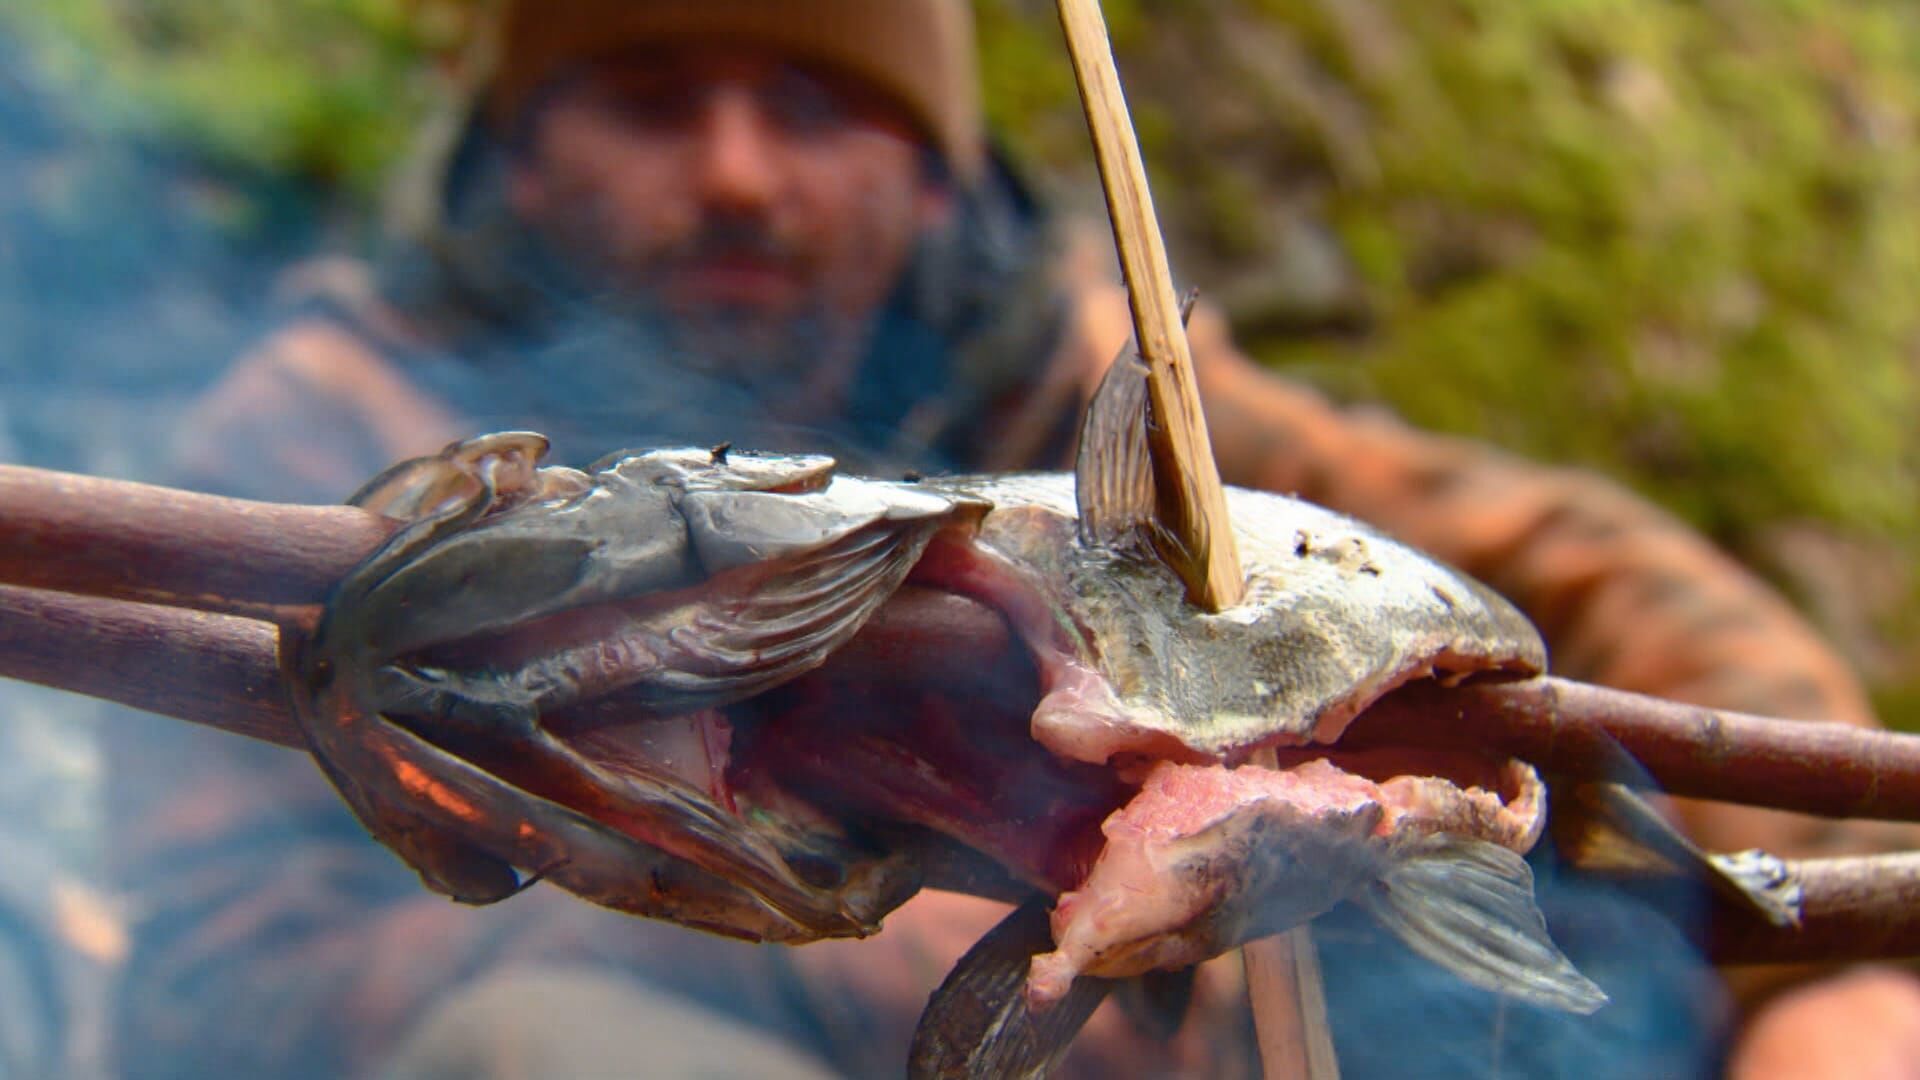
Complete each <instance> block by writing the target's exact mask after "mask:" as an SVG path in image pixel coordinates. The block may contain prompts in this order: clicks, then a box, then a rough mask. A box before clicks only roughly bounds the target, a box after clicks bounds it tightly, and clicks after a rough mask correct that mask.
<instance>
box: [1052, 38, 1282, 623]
mask: <svg viewBox="0 0 1920 1080" xmlns="http://www.w3.org/2000/svg"><path fill="white" fill-rule="evenodd" d="M1059 4H1060V26H1061V28H1062V29H1063V30H1065V31H1066V36H1067V51H1068V52H1069V53H1070V54H1071V55H1072V57H1073V68H1074V75H1075V77H1076V78H1077V79H1078V80H1079V83H1080V96H1081V99H1082V101H1083V103H1084V104H1085V105H1086V110H1087V127H1088V129H1089V130H1090V131H1091V132H1092V134H1093V148H1094V156H1095V159H1096V160H1097V161H1098V162H1099V165H1100V180H1101V186H1102V187H1103V188H1105V190H1106V196H1107V210H1108V212H1109V213H1110V214H1111V215H1112V219H1113V238H1114V243H1115V245H1116V246H1117V247H1118V248H1119V251H1120V270H1121V273H1123V274H1125V275H1126V279H1127V298H1128V300H1129V302H1130V303H1131V304H1132V306H1133V329H1134V340H1136V341H1138V342H1139V343H1140V355H1141V358H1142V359H1144V360H1145V361H1146V363H1147V379H1148V382H1147V387H1148V394H1149V396H1150V399H1151V400H1152V402H1153V416H1154V419H1155V421H1156V423H1155V424H1154V425H1153V426H1152V427H1151V428H1150V429H1149V430H1148V433H1147V437H1148V439H1149V440H1150V441H1151V442H1152V444H1153V459H1154V473H1155V479H1156V480H1157V481H1158V484H1159V487H1160V506H1159V508H1158V510H1159V514H1160V517H1161V521H1160V524H1161V525H1162V526H1163V527H1164V528H1165V529H1166V530H1167V532H1168V533H1169V534H1170V535H1171V536H1172V537H1173V538H1174V539H1175V541H1176V542H1177V543H1178V544H1179V545H1180V547H1181V548H1182V549H1184V550H1183V553H1182V554H1183V555H1184V556H1185V558H1181V559H1175V560H1172V561H1173V562H1174V563H1175V566H1174V568H1175V569H1176V570H1178V571H1180V574H1181V577H1182V578H1184V579H1185V581H1186V586H1187V595H1188V597H1189V598H1191V599H1192V600H1193V602H1194V603H1195V604H1198V605H1199V606H1200V607H1203V608H1206V609H1207V610H1208V611H1219V610H1221V609H1223V608H1229V607H1232V606H1233V605H1235V604H1237V603H1239V602H1240V598H1241V595H1242V594H1243V593H1244V591H1245V584H1244V581H1243V579H1242V578H1241V576H1240V552H1239V549H1238V547H1237V546H1236V545H1235V544H1234V538H1233V529H1232V527H1231V526H1230V525H1229V524H1228V520H1227V499H1226V492H1225V490H1224V489H1223V488H1222V487H1221V486H1220V470H1219V467H1218V466H1216V465H1215V464H1214V460H1213V446H1212V444H1210V443H1209V442H1208V441H1207V421H1206V417H1205V415H1204V414H1203V413H1202V411H1201V407H1200V388H1199V384H1198V383H1197V382H1196V381H1195V379H1194V374H1193V353H1192V350H1191V349H1190V348H1189V347H1188V344H1187V334H1186V330H1185V328H1184V327H1183V326H1182V325H1181V319H1180V301H1179V299H1178V298H1177V297H1176V296H1175V295H1174V288H1173V271H1172V270H1171V269H1170V267H1169V266H1168V263H1167V245H1166V241H1165V240H1164V239H1163V238H1162V236H1161V233H1160V221H1159V219H1158V218H1157V217H1155V216H1154V211H1153V194H1152V192H1150V191H1149V190H1148V188H1147V171H1146V166H1145V164H1144V163H1143V162H1142V161H1141V158H1140V142H1139V139H1138V138H1136V137H1135V135H1134V131H1133V119H1132V117H1131V116H1130V115H1129V114H1128V112H1127V99H1126V95H1125V94H1124V93H1123V92H1122V91H1121V89H1120V72H1119V69H1118V68H1117V67H1116V66H1115V65H1114V61H1113V46H1112V43H1111V42H1110V41H1109V40H1108V38H1107V22H1106V18H1105V17H1104V16H1103V15H1101V13H1100V4H1099V0H1059Z"/></svg>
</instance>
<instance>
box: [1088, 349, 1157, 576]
mask: <svg viewBox="0 0 1920 1080" xmlns="http://www.w3.org/2000/svg"><path fill="white" fill-rule="evenodd" d="M1150 409H1151V405H1150V404H1149V402H1148V398H1147V365H1146V361H1144V360H1142V359H1140V354H1139V353H1138V352H1136V351H1135V350H1134V348H1133V345H1132V343H1131V342H1129V343H1128V345H1127V347H1126V348H1125V349H1123V350H1121V353H1120V355H1119V356H1117V357H1115V358H1114V361H1113V366H1112V367H1110V368H1108V369H1107V377H1106V378H1104V379H1102V380H1100V389H1098V390H1096V391H1094V394H1093V401H1092V402H1091V403H1089V404H1088V406H1087V418H1086V422H1085V423H1084V424H1082V425H1081V428H1080V452H1079V454H1078V456H1077V457H1076V458H1075V459H1074V466H1073V472H1074V498H1075V499H1076V501H1077V502H1078V503H1079V507H1080V542H1081V543H1083V544H1086V545H1088V546H1090V547H1119V546H1123V545H1125V544H1127V543H1129V542H1131V541H1132V540H1134V539H1135V538H1137V537H1138V536H1140V535H1141V532H1142V530H1144V529H1147V528H1150V527H1151V526H1152V525H1153V522H1154V500H1155V498H1156V492H1155V487H1154V481H1153V451H1152V448H1151V447H1150V446H1149V445H1148V443H1147V424H1148V422H1149V416H1148V413H1149V411H1150Z"/></svg>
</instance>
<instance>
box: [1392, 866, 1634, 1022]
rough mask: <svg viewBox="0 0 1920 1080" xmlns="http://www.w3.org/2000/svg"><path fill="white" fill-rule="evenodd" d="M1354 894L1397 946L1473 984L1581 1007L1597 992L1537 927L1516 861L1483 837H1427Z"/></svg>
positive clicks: (1528, 882) (1525, 874)
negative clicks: (1394, 937) (1390, 933)
mask: <svg viewBox="0 0 1920 1080" xmlns="http://www.w3.org/2000/svg"><path fill="white" fill-rule="evenodd" d="M1360 902H1361V903H1362V904H1363V905H1364V906H1365V907H1366V908H1367V910H1368V911H1369V912H1371V913H1372V914H1373V916H1374V918H1375V919H1377V920H1379V922H1380V924H1381V925H1383V926H1385V927H1386V928H1387V929H1389V930H1391V931H1393V932H1394V934H1395V935H1397V936H1398V937H1399V938H1400V940H1401V941H1403V942H1405V943H1406V945H1407V947H1408V948H1410V949H1412V950H1413V951H1414V952H1416V953H1419V954H1420V955H1421V956H1424V957H1426V958H1427V959H1429V960H1432V961H1433V962H1434V963H1436V964H1439V965H1440V966H1441V967H1444V968H1446V969H1447V970H1448V971H1451V972H1453V973H1454V974H1455V975H1458V976H1459V977H1460V978H1462V979H1464V980H1466V981H1467V982H1469V983H1472V984H1473V985H1475V986H1478V987H1481V988H1483V989H1486V990H1491V991H1493V992H1495V993H1499V994H1506V995H1508V996H1510V997H1514V998H1518V999H1520V1000H1522V1001H1525V1002H1528V1003H1530V1004H1534V1005H1541V1006H1546V1007H1550V1008H1555V1009H1563V1010H1565V1011H1567V1012H1574V1013H1583V1014H1584V1013H1591V1012H1593V1011H1595V1010H1596V1009H1598V1008H1600V1006H1602V1005H1605V1004H1606V1003H1607V995H1606V993H1605V992H1603V991H1602V990H1601V989H1600V988H1599V987H1598V986H1595V985H1594V984H1593V982H1592V981H1591V980H1589V979H1588V978H1587V977H1586V976H1584V975H1582V974H1580V972H1579V971H1577V970H1576V969H1575V968H1574V966H1573V963H1572V961H1570V960H1568V959H1567V958H1566V956H1565V955H1564V954H1562V953H1561V952H1560V949H1559V947H1558V946H1556V945H1555V944H1554V943H1553V939H1552V938H1551V937H1549V936H1548V935H1547V921H1546V918H1545V917H1544V916H1542V915H1541V914H1540V908H1539V907H1538V905H1536V904H1535V903H1534V899H1533V872H1532V871H1531V870H1529V869H1528V868H1527V864H1526V862H1525V860H1523V859H1521V858H1520V856H1518V855H1516V854H1514V853H1513V852H1512V851H1509V850H1508V849H1506V848H1503V847H1501V846H1499V845H1497V844H1490V843H1488V842H1486V841H1484V840H1469V839H1464V838H1461V837H1454V836H1444V835H1441V836H1434V837H1430V838H1428V839H1427V840H1426V841H1425V842H1423V843H1422V845H1421V846H1420V847H1419V848H1418V849H1417V850H1416V851H1414V853H1413V854H1412V855H1411V856H1409V857H1406V858H1405V859H1404V861H1402V862H1400V864H1399V865H1398V866H1396V867H1395V868H1394V869H1393V870H1392V871H1390V872H1389V873H1387V874H1386V875H1385V876H1384V877H1382V878H1381V879H1380V880H1379V881H1377V882H1376V883H1374V885H1373V886H1372V887H1370V888H1369V889H1368V890H1367V891H1366V892H1364V893H1363V894H1362V895H1361V897H1360Z"/></svg>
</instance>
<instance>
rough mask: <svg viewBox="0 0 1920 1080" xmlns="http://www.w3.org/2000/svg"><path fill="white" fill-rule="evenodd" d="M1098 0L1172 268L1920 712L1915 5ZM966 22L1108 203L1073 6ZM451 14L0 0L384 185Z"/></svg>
mask: <svg viewBox="0 0 1920 1080" xmlns="http://www.w3.org/2000/svg"><path fill="white" fill-rule="evenodd" d="M1105 6H1106V9H1107V11H1108V16H1109V19H1110V21H1111V22H1112V25H1113V31H1114V36H1115V40H1116V43H1117V46H1118V47H1119V49H1120V51H1121V53H1122V63H1123V67H1124V69H1125V73H1126V76H1127V79H1128V82H1129V86H1130V89H1131V91H1132V95H1133V98H1134V105H1135V111H1136V120H1137V123H1138V126H1139V127H1140V130H1141V133H1142V137H1143V140H1144V141H1145V143H1146V145H1147V147H1148V150H1149V154H1150V156H1151V157H1152V159H1153V162H1152V164H1153V169H1154V175H1155V177H1156V179H1157V181H1158V188H1159V195H1160V201H1161V204H1162V210H1163V212H1164V213H1165V215H1166V216H1167V219H1168V222H1169V225H1170V228H1171V230H1172V232H1173V238H1174V246H1175V248H1176V252H1177V254H1178V256H1179V259H1180V262H1181V270H1182V272H1183V276H1185V277H1187V278H1189V279H1192V280H1195V281H1198V282H1200V283H1202V284H1204V285H1205V286H1207V287H1208V288H1209V290H1210V291H1211V295H1212V296H1213V298H1214V299H1215V300H1216V301H1218V302H1221V303H1223V304H1224V305H1226V306H1227V307H1228V309H1229V310H1230V312H1231V313H1232V314H1234V315H1235V317H1236V321H1237V323H1238V325H1239V326H1240V328H1241V333H1242V336H1243V339H1244V340H1245V341H1246V342H1247V343H1248V344H1249V346H1250V347H1251V348H1253V349H1254V350H1255V351H1256V352H1257V353H1258V354H1259V355H1260V356H1262V357H1263V358H1264V359H1266V360H1268V361H1269V362H1271V363H1274V364H1276V365H1281V366H1286V367H1288V368H1289V369H1290V370H1292V371H1294V372H1295V373H1296V374H1297V375H1299V376H1300V377H1303V378H1307V379H1310V380H1312V381H1314V382H1316V383H1317V384H1319V385H1321V386H1322V387H1324V388H1325V389H1327V390H1328V391H1329V392H1331V393H1333V394H1335V395H1336V396H1340V397H1343V398H1349V399H1354V400H1381V401H1385V402H1387V403H1389V404H1390V405H1392V406H1393V407H1394V408H1395V409H1397V410H1399V411H1400V412H1401V413H1402V414H1403V415H1405V416H1406V417H1407V418H1408V419H1409V420H1411V421H1412V422H1414V423H1416V424H1420V425H1423V426H1427V427H1432V428H1437V429H1441V430H1447V431H1455V432H1461V433H1467V434H1472V435H1477V436H1482V437H1486V438H1490V439H1493V440H1496V441H1498V442H1500V443H1502V444H1504V445H1507V446H1510V447H1512V448H1514V449H1516V450H1518V451H1520V452H1522V453H1525V454H1528V455H1531V456H1535V457H1540V458H1544V459H1548V460H1554V461H1562V462H1568V463H1577V464H1583V465H1589V466H1593V467H1597V468H1601V469H1604V470H1606V471H1608V472H1610V473H1612V474H1614V475H1616V476H1619V477H1621V478H1622V479H1624V480H1625V481H1627V482H1628V483H1630V484H1632V485H1633V486H1635V487H1637V488H1639V489H1640V490H1643V491H1645V492H1647V493H1649V494H1651V495H1652V496H1653V497H1655V498H1656V499H1658V500H1660V501H1661V502H1663V503H1664V504H1665V505H1667V506H1669V507H1671V508H1673V509H1674V510H1675V512H1677V513H1679V514H1681V515H1682V516H1684V517H1685V518H1687V519H1688V520H1690V521H1692V522H1693V523H1695V524H1696V525H1698V526H1700V527H1701V528H1703V529H1705V530H1706V531H1708V532H1709V533H1710V534H1711V535H1713V536H1714V537H1715V538H1716V539H1718V540H1719V541H1721V542H1722V543H1724V544H1727V545H1728V546H1730V547H1731V548H1732V549H1734V550H1735V551H1737V552H1739V553H1740V554H1741V555H1742V556H1743V557H1745V558H1746V559H1748V560H1749V561H1750V562H1752V563H1753V564H1755V565H1756V566H1758V567H1760V568H1761V569H1762V570H1763V572H1766V573H1768V574H1770V575H1772V576H1774V577H1775V578H1776V579H1777V580H1780V581H1782V583H1783V584H1785V585H1787V586H1788V587H1789V588H1790V589H1793V590H1796V591H1797V594H1798V596H1799V598H1800V599H1801V600H1802V601H1803V602H1804V603H1806V604H1807V605H1808V607H1809V608H1810V609H1811V610H1813V611H1814V612H1815V614H1816V616H1817V617H1819V618H1821V619H1822V620H1823V621H1824V622H1825V623H1826V624H1827V626H1828V629H1829V630H1830V631H1831V632H1833V633H1834V634H1835V635H1836V637H1838V638H1839V639H1840V640H1842V641H1843V642H1844V643H1846V644H1847V647H1848V648H1849V650H1850V651H1851V652H1852V653H1853V654H1854V656H1855V658H1856V660H1859V661H1861V662H1862V663H1864V664H1866V665H1867V666H1868V668H1869V669H1870V671H1871V672H1872V673H1873V674H1875V675H1876V676H1877V677H1878V679H1879V680H1880V681H1881V682H1883V683H1884V684H1886V685H1887V686H1888V687H1889V689H1888V691H1887V694H1886V696H1885V698H1884V700H1885V701H1886V702H1887V703H1888V704H1890V705H1898V704H1900V703H1907V704H1912V703H1913V702H1916V701H1920V683H1914V684H1913V685H1910V686H1907V687H1905V688H1904V689H1903V688H1902V687H1901V686H1900V685H1899V684H1901V683H1902V682H1903V681H1906V682H1911V681H1912V680H1913V676H1911V675H1910V674H1908V672H1910V671H1912V670H1913V669H1914V668H1916V667H1920V664H1916V661H1920V649H1916V648H1915V647H1913V646H1912V645H1910V644H1909V645H1905V646H1903V645H1902V644H1901V643H1903V642H1904V643H1911V642H1914V641H1920V617H1916V616H1914V615H1912V614H1910V613H1911V612H1914V611H1916V610H1920V595H1916V592H1915V586H1914V582H1915V580H1916V575H1915V573H1914V570H1915V569H1916V568H1920V424H1916V423H1915V422H1914V419H1913V418H1914V416H1915V414H1916V412H1917V411H1920V304H1915V303H1914V302H1913V299H1912V296H1911V293H1912V290H1913V288H1914V284H1915V283H1916V282H1920V6H1917V5H1914V4H1912V3H1911V2H1910V0H1769V2H1764V3H1756V2H1752V0H1696V2H1692V3H1675V2H1673V0H1533V2H1524V3H1515V2H1513V0H1421V2H1418V3H1397V4H1396V3H1389V2H1387V0H1108V2H1107V3H1106V5H1105ZM976 8H977V10H978V11H979V13H980V15H981V25H982V35H983V42H984V45H985V52H986V56H987V85H988V91H989V99H990V100H989V108H990V113H991V115H992V117H993V118H994V119H995V121H996V122H997V124H998V126H999V128H1000V130H1001V132H1002V133H1003V134H1004V135H1005V137H1006V138H1007V139H1008V140H1009V141H1010V143H1011V145H1012V146H1013V148H1014V149H1015V150H1016V151H1017V152H1018V153H1019V155H1020V156H1021V157H1022V158H1024V159H1025V160H1026V161H1028V162H1029V163H1030V164H1031V165H1032V166H1033V167H1034V169H1035V171H1036V172H1038V173H1039V174H1040V175H1042V176H1044V177H1050V178H1053V179H1054V180H1056V181H1057V182H1058V186H1061V187H1062V188H1065V189H1069V190H1075V191H1078V192H1081V193H1084V192H1085V191H1087V190H1088V188H1087V187H1086V180H1087V175H1086V151H1085V134H1084V128H1083V126H1082V122H1081V120H1080V118H1079V115H1078V112H1077V103H1076V99H1075V96H1074V90H1073V83H1072V80H1071V76H1070V73H1069V71H1068V69H1067V67H1066V64H1065V62H1064V57H1063V55H1062V52H1061V47H1060V44H1059V40H1058V30H1057V27H1056V25H1055V23H1054V18H1053V12H1052V2H1051V0H976ZM462 10H463V8H462V5H461V3H459V0H442V2H441V3H438V4H435V3H431V2H428V0H412V2H408V0H274V2H273V3H259V2H257V0H11V3H10V5H9V7H8V8H7V10H6V11H5V12H0V20H4V21H5V23H6V24H8V25H10V26H11V28H12V30H13V32H14V33H16V34H18V35H20V36H22V37H23V38H24V39H25V40H26V41H27V42H28V43H29V44H30V45H31V47H32V48H33V51H34V54H35V55H36V56H37V57H40V58H42V59H43V60H44V61H45V63H46V64H47V65H48V66H49V68H50V70H52V71H53V72H54V73H55V74H56V76H64V78H65V84H66V85H67V86H68V87H69V88H70V92H71V93H74V94H76V95H78V96H80V97H81V98H82V99H84V100H86V101H88V102H90V103H92V104H93V106H94V109H93V111H94V113H95V114H96V115H97V116H99V117H100V119H101V122H102V123H104V124H106V125H107V126H108V127H109V128H110V129H112V128H118V129H121V130H138V131H141V132H143V133H153V132H159V133H163V134H164V135H166V136H169V137H174V138H178V139H182V140H185V141H186V142H188V143H190V144H192V145H195V146H197V147H199V148H200V150H201V152H203V153H204V154H206V155H208V156H209V157H211V158H214V159H218V160H228V161H232V162H235V163H236V164H240V165H244V166H246V167H248V168H268V169H274V170H281V171H284V172H288V173H292V174H297V175H299V176H301V177H303V178H308V179H313V180H318V181H321V182H325V183H329V184H333V185H336V186H338V187H341V188H344V189H346V190H348V191H350V192H357V193H361V194H365V193H368V192H371V191H373V190H374V189H375V187H376V185H377V183H378V180H379V177H380V175H381V172H382V170H383V169H384V168H385V167H387V166H388V165H389V164H390V163H391V162H392V161H393V160H394V159H395V157H396V155H397V154H398V153H399V151H400V149H401V148H402V146H403V145H404V143H405V140H406V133H407V131H408V130H409V128H410V127H411V126H412V125H413V124H414V123H415V121H416V119H417V117H418V116H419V114H420V112H421V109H422V108H423V106H424V104H425V102H426V101H427V99H428V98H429V97H430V96H431V91H432V88H433V85H434V79H433V77H432V68H433V65H431V64H426V63H422V62H420V59H419V58H420V57H421V56H422V55H423V54H430V55H441V56H444V55H448V54H449V52H450V50H452V49H453V46H454V43H455V41H456V39H457V38H458V36H459V31H460V24H461V20H460V18H459V15H460V12H461V11H462ZM1079 201H1080V202H1081V204H1082V205H1086V203H1085V202H1084V195H1082V198H1081V199H1080V200H1079ZM1916 708H1920V706H1916Z"/></svg>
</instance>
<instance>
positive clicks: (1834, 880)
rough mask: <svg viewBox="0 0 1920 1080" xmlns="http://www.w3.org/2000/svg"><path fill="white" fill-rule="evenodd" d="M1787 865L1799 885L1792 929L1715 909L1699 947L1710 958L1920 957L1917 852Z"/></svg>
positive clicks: (1832, 960) (1825, 960) (1819, 960)
mask: <svg viewBox="0 0 1920 1080" xmlns="http://www.w3.org/2000/svg"><path fill="white" fill-rule="evenodd" d="M1787 865H1788V868H1789V869H1790V870H1791V872H1792V873H1793V874H1794V875H1795V876H1796V877H1797V878H1798V879H1799V881H1800V883H1801V887H1802V888H1803V889H1804V890H1805V900H1804V902H1803V904H1802V910H1803V923H1802V925H1801V927H1800V928H1799V929H1797V930H1782V929H1779V928H1777V927H1773V926H1769V925H1768V924H1767V923H1766V922H1764V921H1763V920H1761V919H1759V918H1757V917H1755V916H1754V915H1753V914H1752V913H1750V912H1744V911H1732V910H1728V911H1716V912H1715V913H1714V915H1713V917H1711V918H1709V919H1706V920H1704V922H1705V926H1704V927H1703V930H1702V936H1701V938H1700V945H1701V947H1702V949H1703V951H1704V952H1705V953H1706V955H1707V957H1708V958H1709V959H1711V960H1712V961H1713V962H1714V963H1716V964H1837V963H1850V962H1856V961H1866V960H1895V959H1907V958H1912V957H1920V852H1908V853H1904V854H1899V855H1872V856H1862V857H1856V858H1845V859H1807V860H1803V861H1800V862H1789V863H1788V864H1787Z"/></svg>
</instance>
